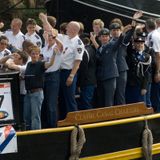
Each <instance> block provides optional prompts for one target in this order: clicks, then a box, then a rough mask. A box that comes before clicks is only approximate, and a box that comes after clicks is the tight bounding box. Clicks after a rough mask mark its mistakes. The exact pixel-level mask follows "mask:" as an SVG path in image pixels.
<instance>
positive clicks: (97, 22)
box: [92, 19, 104, 28]
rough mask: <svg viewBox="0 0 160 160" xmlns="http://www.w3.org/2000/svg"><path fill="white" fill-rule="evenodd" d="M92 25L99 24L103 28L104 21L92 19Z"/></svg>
mask: <svg viewBox="0 0 160 160" xmlns="http://www.w3.org/2000/svg"><path fill="white" fill-rule="evenodd" d="M92 25H99V26H100V27H101V28H103V27H104V22H103V21H102V20H101V19H94V20H93V22H92Z"/></svg>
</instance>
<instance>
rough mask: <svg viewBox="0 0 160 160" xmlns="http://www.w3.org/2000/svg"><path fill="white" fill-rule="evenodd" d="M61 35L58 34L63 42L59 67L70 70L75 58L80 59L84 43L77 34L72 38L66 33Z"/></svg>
mask: <svg viewBox="0 0 160 160" xmlns="http://www.w3.org/2000/svg"><path fill="white" fill-rule="evenodd" d="M61 37H62V36H61V35H58V39H59V40H60V41H61V42H62V44H63V52H62V63H61V68H62V69H68V70H70V69H72V68H73V66H74V61H75V60H82V57H83V52H84V44H83V43H82V41H81V40H80V38H79V37H78V36H75V37H74V38H72V39H71V38H69V37H68V36H67V35H63V38H61Z"/></svg>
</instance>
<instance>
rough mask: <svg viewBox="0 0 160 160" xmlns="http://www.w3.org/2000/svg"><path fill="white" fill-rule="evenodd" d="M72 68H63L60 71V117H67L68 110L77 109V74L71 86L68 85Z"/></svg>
mask: <svg viewBox="0 0 160 160" xmlns="http://www.w3.org/2000/svg"><path fill="white" fill-rule="evenodd" d="M70 72H71V70H66V69H62V70H61V71H60V92H59V119H60V120H62V119H64V118H65V117H66V115H67V113H68V112H73V111H77V110H78V108H77V102H76V100H75V92H76V83H77V75H75V76H74V79H73V82H72V85H71V86H69V87H68V86H66V81H67V78H68V77H69V74H70Z"/></svg>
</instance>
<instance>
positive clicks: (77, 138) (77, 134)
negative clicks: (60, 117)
mask: <svg viewBox="0 0 160 160" xmlns="http://www.w3.org/2000/svg"><path fill="white" fill-rule="evenodd" d="M85 142H86V138H85V133H84V130H83V128H81V127H79V126H75V127H74V129H73V131H72V133H71V155H70V157H69V160H79V156H80V154H81V150H82V148H83V145H84V143H85Z"/></svg>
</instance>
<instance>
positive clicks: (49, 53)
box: [42, 44, 62, 73]
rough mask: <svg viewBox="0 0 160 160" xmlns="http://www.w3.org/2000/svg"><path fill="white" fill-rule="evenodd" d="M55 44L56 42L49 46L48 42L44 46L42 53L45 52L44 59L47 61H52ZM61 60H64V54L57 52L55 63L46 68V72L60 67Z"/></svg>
mask: <svg viewBox="0 0 160 160" xmlns="http://www.w3.org/2000/svg"><path fill="white" fill-rule="evenodd" d="M55 46H56V44H54V45H53V46H52V47H50V48H48V44H47V45H45V46H44V47H43V48H42V54H43V58H44V61H46V62H49V61H50V59H51V57H52V55H53V49H54V47H55ZM61 60H62V54H61V53H57V54H56V56H55V59H54V64H53V65H52V66H51V67H49V68H48V69H47V70H46V73H48V72H54V71H57V70H58V69H59V68H60V65H61Z"/></svg>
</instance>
